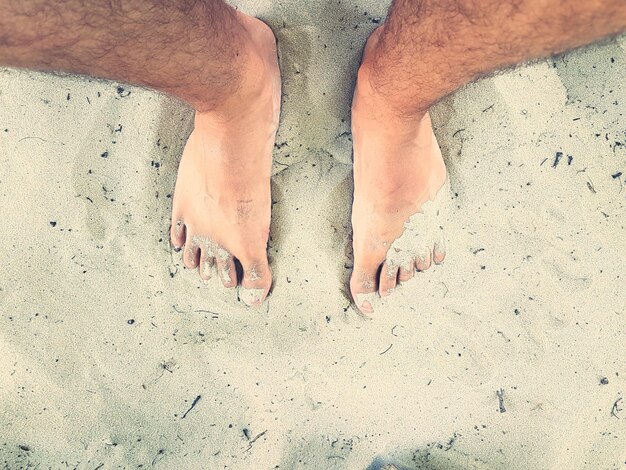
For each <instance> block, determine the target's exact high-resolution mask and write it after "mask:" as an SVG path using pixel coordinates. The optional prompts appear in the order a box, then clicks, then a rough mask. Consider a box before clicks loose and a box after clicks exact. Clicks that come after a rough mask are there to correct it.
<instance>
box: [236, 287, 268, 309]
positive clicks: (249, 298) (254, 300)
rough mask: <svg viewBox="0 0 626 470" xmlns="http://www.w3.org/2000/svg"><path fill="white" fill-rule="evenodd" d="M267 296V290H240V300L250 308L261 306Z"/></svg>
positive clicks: (244, 288)
mask: <svg viewBox="0 0 626 470" xmlns="http://www.w3.org/2000/svg"><path fill="white" fill-rule="evenodd" d="M264 296H265V289H250V288H247V287H242V288H241V289H240V290H239V298H240V299H241V300H243V302H244V303H245V304H246V305H248V306H253V305H260V304H261V302H262V301H263V297H264Z"/></svg>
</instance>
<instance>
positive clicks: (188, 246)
mask: <svg viewBox="0 0 626 470" xmlns="http://www.w3.org/2000/svg"><path fill="white" fill-rule="evenodd" d="M238 17H239V19H240V21H241V23H242V24H243V26H244V28H245V29H246V30H247V32H248V34H249V36H250V39H251V41H250V49H251V50H250V51H249V52H250V57H251V59H250V60H247V61H246V65H245V68H246V70H242V74H243V78H242V84H241V87H240V90H239V92H238V93H237V94H236V96H233V97H229V98H228V99H226V100H225V102H224V104H223V105H222V106H220V107H219V108H218V109H216V110H214V111H211V112H207V113H199V112H198V113H196V117H195V128H194V131H193V132H192V134H191V136H190V137H189V140H188V142H187V145H186V147H185V150H184V152H183V157H182V159H181V162H180V166H179V169H178V179H177V181H176V191H175V193H174V203H173V211H172V230H171V240H172V245H173V246H174V248H175V249H180V248H182V247H183V246H184V253H183V260H184V264H185V266H186V267H187V268H190V269H193V268H196V267H199V271H200V276H201V277H202V279H204V280H205V281H208V280H209V278H210V277H211V276H212V274H213V273H214V272H215V270H216V271H217V273H218V275H219V277H220V279H221V281H222V283H223V284H224V286H226V287H228V288H232V287H236V286H237V284H238V279H237V273H236V269H235V264H234V260H235V258H236V259H237V260H239V262H240V263H241V265H242V267H243V278H242V279H241V287H242V288H241V290H240V298H241V299H242V300H243V301H244V302H245V303H247V304H248V305H258V304H260V303H262V302H263V300H264V299H265V297H266V296H267V293H268V292H269V289H270V287H271V284H272V273H271V270H270V267H269V264H268V261H267V241H268V237H269V227H270V216H271V196H270V176H271V167H272V149H273V147H274V139H275V135H276V130H277V128H278V119H279V114H280V96H281V91H280V70H279V67H278V60H277V52H276V40H275V37H274V34H273V33H272V31H271V30H270V28H269V27H268V26H267V25H265V24H264V23H263V22H261V21H260V20H257V19H255V18H252V17H249V16H246V15H243V14H241V13H238Z"/></svg>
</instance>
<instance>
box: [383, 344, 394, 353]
mask: <svg viewBox="0 0 626 470" xmlns="http://www.w3.org/2000/svg"><path fill="white" fill-rule="evenodd" d="M392 346H393V343H391V344H390V345H389V347H388V348H387V349H385V350H384V351H383V352H381V353H380V355H381V356H382V355H383V354H385V353H386V352H387V351H389V350H390V349H391V347H392Z"/></svg>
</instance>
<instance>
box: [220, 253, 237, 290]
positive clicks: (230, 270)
mask: <svg viewBox="0 0 626 470" xmlns="http://www.w3.org/2000/svg"><path fill="white" fill-rule="evenodd" d="M216 263H217V272H218V274H219V276H220V279H221V280H222V284H224V287H228V288H231V287H235V286H236V285H237V271H236V269H235V260H234V259H233V257H232V255H231V254H230V253H229V252H227V251H226V250H224V249H223V248H219V249H218V253H217V256H216Z"/></svg>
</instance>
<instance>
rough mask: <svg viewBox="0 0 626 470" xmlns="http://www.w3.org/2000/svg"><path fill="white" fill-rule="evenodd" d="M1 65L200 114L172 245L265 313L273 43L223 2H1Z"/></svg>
mask: <svg viewBox="0 0 626 470" xmlns="http://www.w3.org/2000/svg"><path fill="white" fill-rule="evenodd" d="M0 10H1V11H2V15H0V65H6V66H13V67H21V68H30V69H37V70H56V71H66V72H73V73H79V74H86V75H93V76H98V77H102V78H109V79H115V80H121V81H125V82H128V83H133V84H138V85H143V86H147V87H151V88H154V89H157V90H160V91H163V92H165V93H168V94H171V95H173V96H176V97H178V98H180V99H182V100H184V101H186V102H187V103H189V104H191V105H192V106H193V107H194V108H195V109H196V118H195V129H194V131H193V133H192V134H191V136H190V138H189V141H188V143H187V146H186V148H185V151H184V154H183V157H182V160H181V163H180V168H179V173H178V179H177V183H176V191H175V194H174V207H173V218H172V235H171V236H172V244H173V245H174V246H175V247H176V248H181V247H182V246H183V245H184V246H185V252H184V255H183V259H184V261H185V264H186V266H187V267H189V268H195V267H196V266H198V265H200V275H201V277H202V278H203V279H204V280H208V278H209V277H210V276H211V273H212V271H213V268H214V267H216V268H217V271H218V273H219V274H220V277H221V279H222V282H223V283H224V285H225V286H227V287H234V286H236V285H237V279H236V274H235V269H234V258H238V259H239V261H240V262H241V263H242V266H243V268H244V277H243V279H242V286H243V287H244V290H243V291H242V298H243V300H244V301H246V302H247V303H250V304H255V303H260V302H261V301H262V300H263V299H264V298H265V296H266V295H267V292H268V291H269V288H270V285H271V272H270V269H269V266H268V262H267V254H266V248H267V240H268V235H269V224H270V211H271V197H270V172H271V156H272V147H273V143H274V136H275V133H276V129H277V126H278V115H279V107H280V72H279V69H278V62H277V55H276V44H275V38H274V35H273V33H272V32H271V30H270V29H269V28H268V27H267V26H266V25H265V24H264V23H262V22H261V21H259V20H257V19H255V18H251V17H248V16H246V15H243V14H242V13H239V12H237V11H235V10H234V9H233V8H232V7H229V6H228V5H226V4H225V3H224V2H223V1H222V0H202V1H199V0H125V1H123V2H122V1H110V2H100V1H98V0H68V1H60V0H26V1H23V2H13V1H9V0H0Z"/></svg>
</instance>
